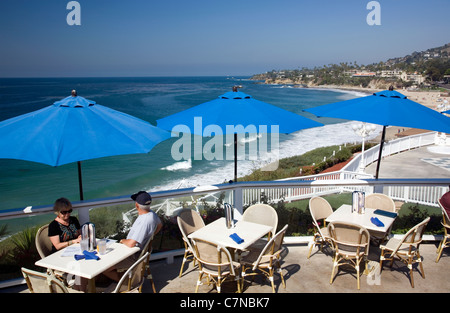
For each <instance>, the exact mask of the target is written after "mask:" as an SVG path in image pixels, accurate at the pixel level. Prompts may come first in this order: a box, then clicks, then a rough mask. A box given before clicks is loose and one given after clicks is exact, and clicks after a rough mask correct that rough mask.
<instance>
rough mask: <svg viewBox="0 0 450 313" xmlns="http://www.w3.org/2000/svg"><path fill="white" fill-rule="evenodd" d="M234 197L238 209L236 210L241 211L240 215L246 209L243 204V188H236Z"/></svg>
mask: <svg viewBox="0 0 450 313" xmlns="http://www.w3.org/2000/svg"><path fill="white" fill-rule="evenodd" d="M233 193H234V196H233V199H234V205H233V206H234V207H235V208H236V210H238V211H239V213H241V214H242V213H244V209H243V203H242V188H240V187H238V188H235V189H234V190H233Z"/></svg>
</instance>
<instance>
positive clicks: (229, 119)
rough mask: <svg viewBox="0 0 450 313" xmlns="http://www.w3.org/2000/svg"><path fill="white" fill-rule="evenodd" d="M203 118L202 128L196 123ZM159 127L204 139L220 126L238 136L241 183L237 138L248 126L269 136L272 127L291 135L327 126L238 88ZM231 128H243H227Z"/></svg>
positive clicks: (235, 143) (171, 117)
mask: <svg viewBox="0 0 450 313" xmlns="http://www.w3.org/2000/svg"><path fill="white" fill-rule="evenodd" d="M199 117H200V118H201V122H202V123H201V127H199V125H196V121H198V119H196V118H199ZM156 122H157V126H158V127H160V128H163V129H166V130H169V131H171V130H173V128H174V127H175V126H177V125H183V126H186V129H189V132H190V133H191V134H195V135H199V136H203V134H204V130H205V128H206V127H208V126H210V125H217V126H219V127H220V129H221V130H222V134H223V135H229V134H231V133H230V132H232V133H233V134H234V181H235V182H236V181H237V134H238V133H241V134H242V133H247V132H249V130H250V129H249V128H248V126H251V125H253V126H255V127H254V128H253V129H255V130H256V129H260V126H266V127H265V129H266V130H267V133H270V132H271V131H272V127H271V126H274V125H275V126H278V133H284V134H289V133H292V132H295V131H298V130H301V129H306V128H311V127H318V126H323V124H321V123H318V122H316V121H313V120H311V119H308V118H306V117H303V116H301V115H298V114H295V113H293V112H290V111H287V110H284V109H281V108H279V107H277V106H274V105H271V104H268V103H265V102H263V101H259V100H256V99H254V98H253V97H252V96H250V95H248V94H245V93H243V92H240V91H238V90H237V87H234V88H233V91H230V92H227V93H225V94H223V95H221V96H219V97H217V98H216V99H214V100H211V101H208V102H205V103H202V104H199V105H197V106H194V107H192V108H189V109H186V110H184V111H181V112H178V113H175V114H173V115H170V116H167V117H164V118H162V119H159V120H157V121H156ZM227 126H243V127H241V128H239V127H227Z"/></svg>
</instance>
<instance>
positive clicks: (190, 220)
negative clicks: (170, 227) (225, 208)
mask: <svg viewBox="0 0 450 313" xmlns="http://www.w3.org/2000/svg"><path fill="white" fill-rule="evenodd" d="M177 222H178V227H179V228H180V230H181V233H182V234H184V235H186V236H189V235H190V234H191V233H193V232H194V231H196V230H197V229H200V228H202V227H204V226H205V222H204V221H203V219H202V217H201V216H200V214H199V213H198V212H197V211H194V210H191V209H183V210H181V211H180V213H179V214H178V218H177Z"/></svg>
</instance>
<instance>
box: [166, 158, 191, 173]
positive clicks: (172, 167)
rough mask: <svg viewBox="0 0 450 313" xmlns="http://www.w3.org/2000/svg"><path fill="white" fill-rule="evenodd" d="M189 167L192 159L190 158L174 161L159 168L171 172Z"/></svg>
mask: <svg viewBox="0 0 450 313" xmlns="http://www.w3.org/2000/svg"><path fill="white" fill-rule="evenodd" d="M191 168H192V161H191V159H189V160H187V161H181V162H175V163H174V164H172V165H169V166H166V167H163V168H161V169H162V170H166V171H171V172H173V171H179V170H189V169H191Z"/></svg>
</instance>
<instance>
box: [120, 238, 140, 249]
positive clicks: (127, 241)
mask: <svg viewBox="0 0 450 313" xmlns="http://www.w3.org/2000/svg"><path fill="white" fill-rule="evenodd" d="M120 243H123V244H124V245H126V246H127V247H130V248H133V247H136V245H137V244H138V242H137V241H136V240H134V239H121V240H120Z"/></svg>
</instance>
